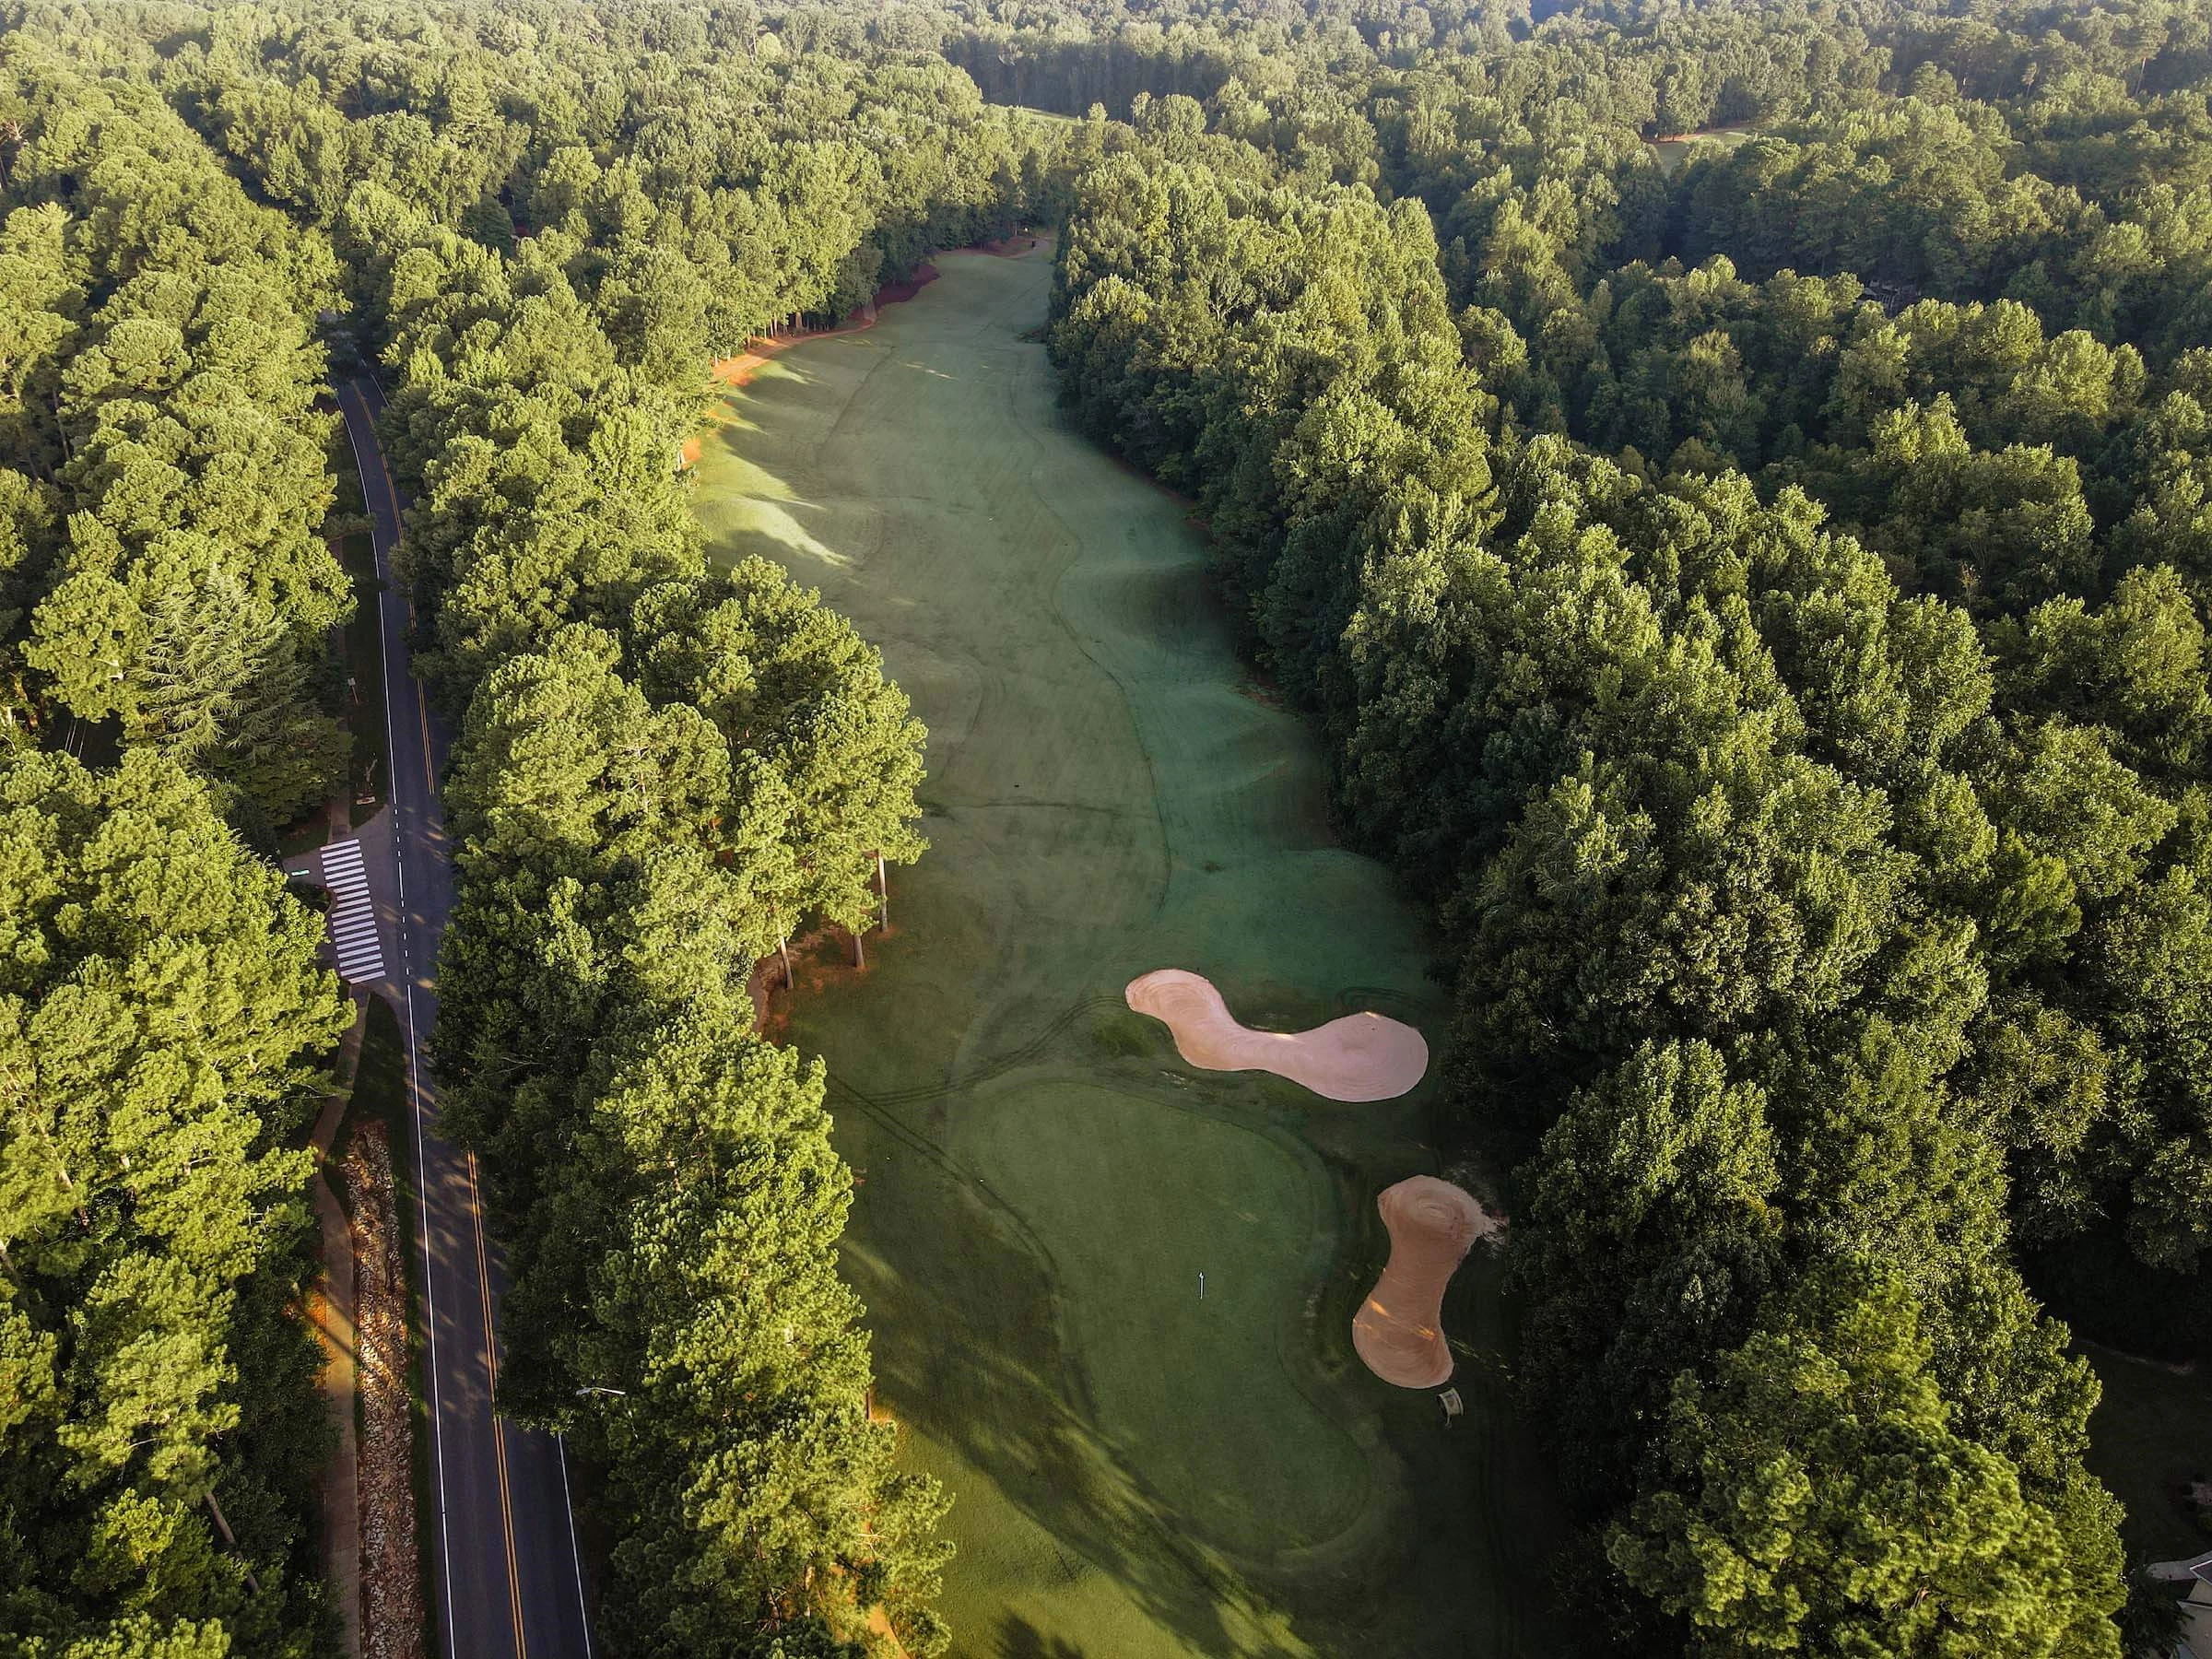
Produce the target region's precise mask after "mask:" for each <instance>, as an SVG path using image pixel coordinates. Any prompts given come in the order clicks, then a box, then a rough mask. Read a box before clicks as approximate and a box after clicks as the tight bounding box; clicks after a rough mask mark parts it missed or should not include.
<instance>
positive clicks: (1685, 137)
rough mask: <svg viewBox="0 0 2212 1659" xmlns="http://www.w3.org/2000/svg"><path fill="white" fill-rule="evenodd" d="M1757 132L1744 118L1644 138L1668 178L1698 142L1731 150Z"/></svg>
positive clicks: (1752, 137)
mask: <svg viewBox="0 0 2212 1659" xmlns="http://www.w3.org/2000/svg"><path fill="white" fill-rule="evenodd" d="M1758 136H1759V129H1758V128H1757V127H1754V126H1753V125H1751V124H1750V123H1748V122H1739V123H1737V124H1734V125H1730V126H1718V127H1708V128H1706V129H1705V130H1704V131H1703V132H1701V133H1677V134H1674V135H1671V136H1668V137H1665V138H1647V139H1645V140H1644V142H1645V143H1647V144H1649V145H1650V146H1651V147H1652V153H1653V155H1654V156H1656V157H1657V158H1658V159H1659V170H1660V171H1662V172H1664V173H1665V174H1666V176H1667V177H1668V178H1670V179H1671V178H1673V177H1674V175H1675V174H1676V173H1677V171H1680V170H1681V169H1682V168H1683V167H1684V166H1686V165H1687V164H1688V162H1689V161H1690V160H1691V159H1692V158H1693V157H1694V156H1695V154H1696V152H1697V150H1698V148H1699V147H1700V146H1703V147H1707V148H1710V149H1718V150H1732V149H1735V147H1737V146H1739V145H1744V144H1748V143H1750V142H1751V140H1752V139H1754V138H1756V137H1758Z"/></svg>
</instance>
